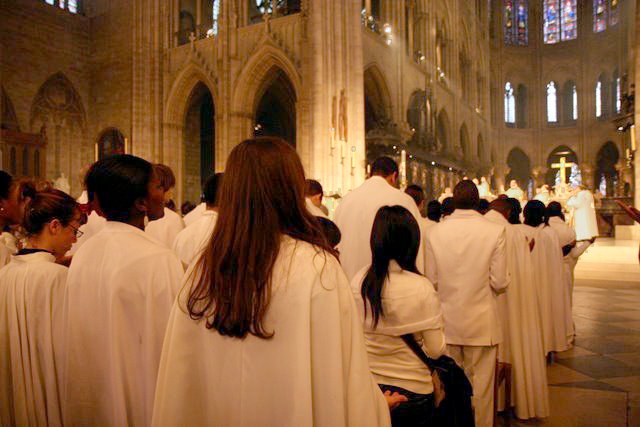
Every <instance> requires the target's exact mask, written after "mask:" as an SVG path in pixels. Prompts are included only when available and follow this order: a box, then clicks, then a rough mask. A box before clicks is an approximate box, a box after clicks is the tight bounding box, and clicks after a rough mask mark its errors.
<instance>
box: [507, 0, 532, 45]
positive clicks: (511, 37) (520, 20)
mask: <svg viewBox="0 0 640 427" xmlns="http://www.w3.org/2000/svg"><path fill="white" fill-rule="evenodd" d="M528 33H529V26H528V6H527V1H526V0H505V2H504V41H505V43H506V44H510V45H516V46H526V45H527V43H528V42H529V34H528Z"/></svg>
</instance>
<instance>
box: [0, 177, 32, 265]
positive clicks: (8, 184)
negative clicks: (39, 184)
mask: <svg viewBox="0 0 640 427" xmlns="http://www.w3.org/2000/svg"><path fill="white" fill-rule="evenodd" d="M33 193H34V188H33V186H32V185H31V184H30V183H28V182H20V181H18V180H16V179H14V178H13V177H12V176H11V175H9V174H8V173H6V172H5V171H3V170H0V232H2V237H1V238H0V267H2V266H4V265H7V264H8V263H9V261H10V260H11V255H13V254H14V253H16V251H17V248H16V241H17V239H15V238H13V236H12V235H11V234H10V233H8V232H7V231H8V228H9V227H10V226H12V225H17V224H20V223H22V219H23V217H24V208H25V205H26V204H27V203H28V202H29V200H31V197H32V196H33Z"/></svg>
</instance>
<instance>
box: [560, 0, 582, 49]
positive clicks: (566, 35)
mask: <svg viewBox="0 0 640 427" xmlns="http://www.w3.org/2000/svg"><path fill="white" fill-rule="evenodd" d="M561 30H562V33H561V39H562V41H565V40H573V39H575V38H576V37H578V11H577V7H576V0H563V2H562V20H561Z"/></svg>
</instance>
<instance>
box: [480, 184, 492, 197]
mask: <svg viewBox="0 0 640 427" xmlns="http://www.w3.org/2000/svg"><path fill="white" fill-rule="evenodd" d="M478 194H479V195H480V198H481V199H483V198H485V197H488V196H490V195H491V190H490V189H489V183H488V182H481V183H480V184H479V185H478Z"/></svg>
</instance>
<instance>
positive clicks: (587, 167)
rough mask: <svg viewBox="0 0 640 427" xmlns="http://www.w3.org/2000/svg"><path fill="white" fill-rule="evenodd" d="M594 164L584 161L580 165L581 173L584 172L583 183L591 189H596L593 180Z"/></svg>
mask: <svg viewBox="0 0 640 427" xmlns="http://www.w3.org/2000/svg"><path fill="white" fill-rule="evenodd" d="M593 171H594V169H593V164H591V163H588V162H584V163H582V164H581V165H580V173H581V174H582V184H583V185H585V186H586V187H587V188H588V189H589V190H590V191H595V190H596V187H595V186H594V182H593V181H594V180H593Z"/></svg>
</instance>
